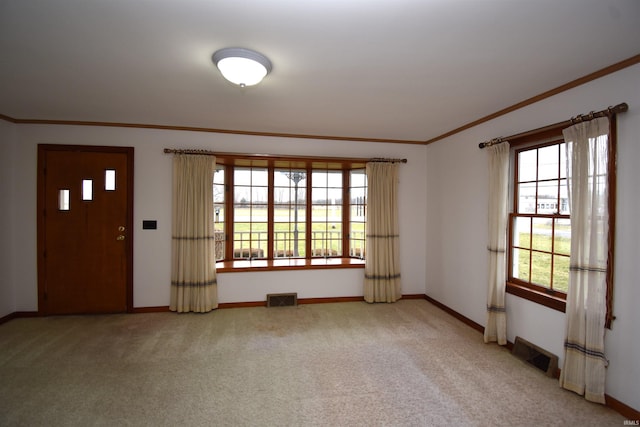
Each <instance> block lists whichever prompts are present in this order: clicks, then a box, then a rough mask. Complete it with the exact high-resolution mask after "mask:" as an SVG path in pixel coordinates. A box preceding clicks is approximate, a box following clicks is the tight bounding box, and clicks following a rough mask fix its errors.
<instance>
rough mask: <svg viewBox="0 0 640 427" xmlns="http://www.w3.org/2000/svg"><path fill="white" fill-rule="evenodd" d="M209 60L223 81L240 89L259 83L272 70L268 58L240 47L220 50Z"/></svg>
mask: <svg viewBox="0 0 640 427" xmlns="http://www.w3.org/2000/svg"><path fill="white" fill-rule="evenodd" d="M211 59H212V61H213V63H214V64H215V65H216V67H218V69H219V70H220V72H221V73H222V75H223V77H224V78H225V79H227V80H229V81H230V82H231V83H234V84H237V85H238V86H240V87H245V86H253V85H256V84H258V83H260V82H261V81H262V79H263V78H264V76H266V75H267V74H269V72H271V68H272V66H271V61H269V58H267V57H266V56H264V55H263V54H261V53H258V52H256V51H253V50H250V49H245V48H242V47H227V48H224V49H220V50H218V51H216V52H215V53H214V54H213V56H212V57H211Z"/></svg>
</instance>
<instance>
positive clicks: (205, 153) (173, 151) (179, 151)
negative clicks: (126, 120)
mask: <svg viewBox="0 0 640 427" xmlns="http://www.w3.org/2000/svg"><path fill="white" fill-rule="evenodd" d="M164 152H165V153H166V154H197V155H201V156H216V155H219V156H248V157H258V158H263V159H264V158H266V159H268V158H270V157H289V156H275V155H270V154H241V153H215V152H213V151H209V150H192V149H176V148H165V149H164ZM301 157H304V156H301ZM304 158H305V159H313V157H304ZM318 160H331V159H326V158H324V157H318ZM339 160H351V161H354V162H377V163H407V159H387V158H382V157H374V158H372V159H350V158H345V159H339Z"/></svg>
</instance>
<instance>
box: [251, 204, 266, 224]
mask: <svg viewBox="0 0 640 427" xmlns="http://www.w3.org/2000/svg"><path fill="white" fill-rule="evenodd" d="M267 214H268V211H267V205H251V222H266V221H267Z"/></svg>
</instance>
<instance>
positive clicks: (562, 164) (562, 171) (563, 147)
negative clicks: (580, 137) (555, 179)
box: [560, 142, 567, 178]
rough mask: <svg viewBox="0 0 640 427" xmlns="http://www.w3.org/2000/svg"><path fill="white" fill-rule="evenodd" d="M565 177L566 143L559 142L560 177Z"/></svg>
mask: <svg viewBox="0 0 640 427" xmlns="http://www.w3.org/2000/svg"><path fill="white" fill-rule="evenodd" d="M566 177H567V144H566V143H564V142H563V143H562V144H560V178H566Z"/></svg>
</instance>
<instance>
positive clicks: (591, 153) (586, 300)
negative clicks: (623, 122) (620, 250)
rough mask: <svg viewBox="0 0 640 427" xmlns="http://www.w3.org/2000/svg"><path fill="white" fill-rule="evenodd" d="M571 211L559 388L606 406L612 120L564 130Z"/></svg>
mask: <svg viewBox="0 0 640 427" xmlns="http://www.w3.org/2000/svg"><path fill="white" fill-rule="evenodd" d="M563 134H564V138H565V141H566V143H567V160H568V161H567V177H568V180H567V185H568V189H569V206H570V212H571V263H570V268H569V291H568V294H567V309H566V322H567V323H566V337H565V344H564V347H565V353H564V362H563V367H562V373H561V376H560V385H561V386H562V387H564V388H566V389H568V390H572V391H574V392H576V393H578V394H580V395H584V396H585V398H586V399H587V400H590V401H593V402H599V403H605V400H604V387H605V367H606V365H607V360H606V358H605V354H604V332H605V316H606V293H607V283H606V281H607V258H608V235H609V213H608V196H609V188H608V177H607V175H608V174H607V170H608V164H609V159H608V143H609V138H608V135H609V118H608V117H602V118H598V119H595V120H591V121H588V122H582V123H578V124H576V125H574V126H571V127H569V128H567V129H564V130H563Z"/></svg>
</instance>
